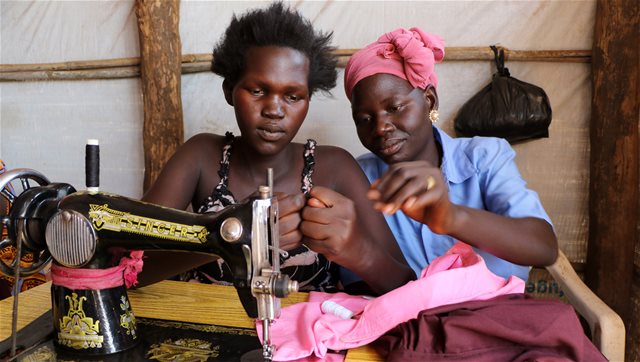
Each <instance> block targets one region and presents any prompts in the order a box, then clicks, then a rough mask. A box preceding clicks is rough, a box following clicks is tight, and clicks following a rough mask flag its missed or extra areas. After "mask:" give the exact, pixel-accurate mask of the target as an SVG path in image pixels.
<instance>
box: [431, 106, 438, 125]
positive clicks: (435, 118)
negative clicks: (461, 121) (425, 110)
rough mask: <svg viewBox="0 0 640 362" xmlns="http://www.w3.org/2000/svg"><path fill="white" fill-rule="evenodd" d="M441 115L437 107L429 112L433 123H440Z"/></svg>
mask: <svg viewBox="0 0 640 362" xmlns="http://www.w3.org/2000/svg"><path fill="white" fill-rule="evenodd" d="M439 116H440V115H439V114H438V110H437V109H432V110H431V112H429V120H430V121H431V123H433V124H436V123H438V117H439Z"/></svg>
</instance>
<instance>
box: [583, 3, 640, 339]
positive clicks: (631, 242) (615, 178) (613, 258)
mask: <svg viewBox="0 0 640 362" xmlns="http://www.w3.org/2000/svg"><path fill="white" fill-rule="evenodd" d="M639 4H640V2H638V1H636V0H608V1H598V2H597V5H596V17H595V18H596V22H595V32H594V45H593V55H592V57H591V59H592V62H591V63H592V74H593V99H592V114H591V126H590V141H591V167H590V171H591V175H590V185H589V244H588V248H587V268H586V271H585V281H586V283H587V285H589V287H590V288H591V289H592V290H594V291H595V292H596V294H598V296H600V298H602V300H604V301H605V302H606V303H607V304H609V306H611V307H612V308H613V309H614V310H615V311H616V312H617V313H618V314H619V315H620V317H622V319H623V320H624V321H625V323H626V324H627V327H628V326H629V321H630V317H631V286H632V282H633V267H634V260H633V259H634V248H635V245H636V243H637V242H638V230H637V227H638V216H639V212H638V206H639V190H638V185H639V173H640V170H639V165H640V164H639V161H638V158H639V155H640V149H639V143H638V125H639V120H640V118H639V116H640V107H639V97H640V93H639V90H638V85H639V84H640V75H639V69H638V66H639V64H640V63H639V54H640V30H639V29H640V21H639V19H640V14H639V8H640V6H639Z"/></svg>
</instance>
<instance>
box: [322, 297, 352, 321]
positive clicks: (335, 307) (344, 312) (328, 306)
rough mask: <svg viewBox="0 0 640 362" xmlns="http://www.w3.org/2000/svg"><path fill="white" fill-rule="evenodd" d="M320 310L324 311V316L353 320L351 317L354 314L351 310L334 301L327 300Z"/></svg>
mask: <svg viewBox="0 0 640 362" xmlns="http://www.w3.org/2000/svg"><path fill="white" fill-rule="evenodd" d="M320 310H322V313H324V314H333V315H335V316H337V317H339V318H342V319H351V317H353V312H352V311H351V310H349V309H347V308H345V307H343V306H341V305H340V304H338V303H336V302H334V301H332V300H325V301H324V302H322V304H321V305H320Z"/></svg>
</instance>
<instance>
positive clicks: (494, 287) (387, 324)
mask: <svg viewBox="0 0 640 362" xmlns="http://www.w3.org/2000/svg"><path fill="white" fill-rule="evenodd" d="M524 286H525V283H524V281H523V280H522V279H519V278H517V277H515V276H512V277H510V278H509V280H506V281H505V280H504V279H503V278H501V277H499V276H497V275H495V274H493V273H492V272H491V271H490V270H489V269H488V268H487V266H486V265H485V263H484V260H483V259H482V258H481V257H480V256H479V255H477V254H476V253H475V252H474V251H473V249H472V248H471V247H470V246H469V245H467V244H464V243H461V242H458V243H456V244H455V245H454V246H452V247H451V249H449V251H448V252H447V254H446V255H443V256H441V257H439V258H437V259H436V260H434V261H433V262H432V263H431V264H430V265H429V266H427V267H426V268H425V269H424V270H423V271H422V274H421V276H420V279H418V280H415V281H412V282H409V283H407V284H406V285H404V286H402V287H400V288H398V289H395V290H393V291H391V292H389V293H387V294H385V295H382V296H380V297H378V298H375V299H372V298H367V297H362V296H352V295H348V294H345V293H336V294H328V293H321V292H311V293H310V295H309V301H308V302H305V303H298V304H294V305H292V306H289V307H286V308H283V309H282V315H281V316H280V318H278V319H277V320H276V321H275V322H274V323H273V325H272V327H271V335H272V342H273V343H274V344H275V346H276V352H275V354H274V360H275V361H292V360H297V359H302V358H307V357H311V358H310V359H305V360H309V361H313V360H315V359H316V358H324V357H325V356H326V354H327V352H328V351H330V350H334V351H339V350H344V349H349V348H355V347H359V346H363V345H365V344H368V343H371V342H373V341H374V340H376V339H377V338H378V337H380V336H382V335H383V334H384V333H385V332H387V331H389V330H390V329H391V328H393V327H395V326H397V325H398V324H400V323H403V322H406V321H408V320H410V319H414V318H416V317H417V316H418V313H420V312H421V311H423V310H426V309H431V308H435V307H439V306H442V305H448V304H454V303H460V302H465V301H471V300H486V299H490V298H493V297H496V296H499V295H504V294H512V293H523V292H524ZM326 300H330V301H332V302H334V303H336V304H338V305H340V306H342V307H344V308H347V309H349V310H351V311H352V312H353V313H354V315H355V316H354V317H353V318H351V319H342V318H340V317H339V316H337V315H335V314H332V313H323V312H322V309H321V305H322V303H323V302H324V301H326ZM257 327H258V331H261V329H260V328H261V327H262V326H261V324H260V323H258V326H257ZM258 335H259V336H260V335H261V333H258Z"/></svg>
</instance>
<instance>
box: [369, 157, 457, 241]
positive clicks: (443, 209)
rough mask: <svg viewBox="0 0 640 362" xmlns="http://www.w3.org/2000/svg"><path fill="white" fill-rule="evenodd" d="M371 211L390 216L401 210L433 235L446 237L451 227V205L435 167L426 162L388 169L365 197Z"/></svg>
mask: <svg viewBox="0 0 640 362" xmlns="http://www.w3.org/2000/svg"><path fill="white" fill-rule="evenodd" d="M367 197H368V198H369V199H370V200H372V201H374V208H375V209H376V210H378V211H381V212H384V213H385V214H387V215H391V214H393V213H395V212H396V211H398V210H402V212H404V213H405V214H406V215H407V216H409V217H410V218H412V219H414V220H416V221H418V222H421V223H423V224H426V225H428V226H429V228H430V229H431V230H432V231H434V232H436V233H447V231H448V230H449V229H450V226H451V225H452V224H453V218H454V212H453V209H454V205H453V204H452V203H451V202H450V201H449V194H448V192H447V187H446V184H445V181H444V178H443V177H442V172H441V171H440V169H439V168H438V167H435V166H433V165H431V164H430V163H429V162H426V161H410V162H399V163H396V164H393V165H391V166H389V169H388V170H387V172H385V174H384V175H382V177H380V178H379V179H378V180H376V181H375V182H374V183H373V184H372V185H371V189H370V190H369V192H368V193H367Z"/></svg>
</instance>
